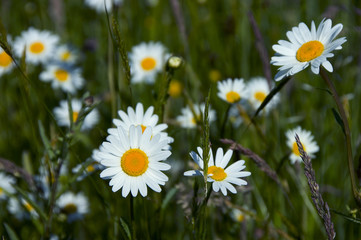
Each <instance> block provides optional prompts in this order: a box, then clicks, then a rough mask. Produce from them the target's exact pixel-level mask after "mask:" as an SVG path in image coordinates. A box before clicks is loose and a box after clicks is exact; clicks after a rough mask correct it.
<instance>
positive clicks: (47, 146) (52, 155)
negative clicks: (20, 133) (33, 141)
mask: <svg viewBox="0 0 361 240" xmlns="http://www.w3.org/2000/svg"><path fill="white" fill-rule="evenodd" d="M38 126H39V131H40V137H41V140H42V142H43V144H44V146H45V150H46V152H47V154H48V155H49V158H50V159H54V158H55V153H54V151H53V148H52V147H51V144H50V141H49V139H48V137H47V136H46V134H45V129H44V126H43V124H42V122H41V121H40V120H39V121H38Z"/></svg>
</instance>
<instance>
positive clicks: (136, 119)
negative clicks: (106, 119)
mask: <svg viewBox="0 0 361 240" xmlns="http://www.w3.org/2000/svg"><path fill="white" fill-rule="evenodd" d="M127 110H128V111H127V113H125V112H124V111H122V110H119V111H118V114H119V116H120V119H113V123H114V125H115V126H116V127H118V126H120V127H122V128H123V129H124V130H125V131H126V132H128V131H129V129H130V127H131V126H132V125H135V126H141V127H142V131H143V132H144V130H145V129H146V128H148V127H150V128H151V130H152V135H156V134H160V136H161V138H160V141H163V140H167V142H168V143H172V142H173V140H174V139H173V138H171V137H169V136H168V133H166V132H164V130H165V129H167V128H168V125H167V124H165V123H161V124H157V122H158V119H159V117H158V115H156V114H153V112H154V107H153V106H150V107H149V108H148V109H147V110H146V111H145V112H144V107H143V104H142V103H137V106H136V107H135V111H134V109H133V108H132V107H128V109H127ZM108 133H109V134H115V135H116V134H117V133H118V130H117V128H110V129H108Z"/></svg>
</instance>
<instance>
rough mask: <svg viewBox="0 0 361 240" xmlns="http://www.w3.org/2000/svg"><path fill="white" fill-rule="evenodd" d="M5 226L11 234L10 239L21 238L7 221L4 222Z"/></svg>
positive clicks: (16, 239)
mask: <svg viewBox="0 0 361 240" xmlns="http://www.w3.org/2000/svg"><path fill="white" fill-rule="evenodd" d="M4 227H5V229H6V232H7V233H8V235H9V238H10V240H19V238H18V236H17V235H16V233H15V231H14V230H13V229H12V228H11V227H10V226H9V225H7V224H6V223H4Z"/></svg>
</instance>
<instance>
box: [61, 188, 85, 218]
mask: <svg viewBox="0 0 361 240" xmlns="http://www.w3.org/2000/svg"><path fill="white" fill-rule="evenodd" d="M57 206H58V207H59V209H60V211H61V212H63V213H65V214H66V215H68V219H70V221H73V220H76V219H79V218H81V217H82V216H83V215H84V214H87V213H88V211H89V203H88V199H87V198H86V197H85V196H84V194H83V193H78V194H74V193H72V192H66V193H64V194H62V195H61V196H60V197H59V199H58V200H57Z"/></svg>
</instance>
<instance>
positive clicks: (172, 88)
mask: <svg viewBox="0 0 361 240" xmlns="http://www.w3.org/2000/svg"><path fill="white" fill-rule="evenodd" d="M182 91H183V84H182V83H181V82H180V81H178V80H175V79H173V80H172V81H170V84H169V89H168V94H169V96H171V97H173V98H177V97H179V96H180V95H181V94H182Z"/></svg>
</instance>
